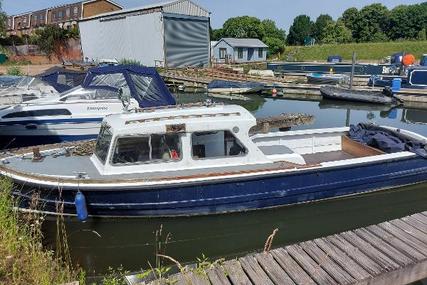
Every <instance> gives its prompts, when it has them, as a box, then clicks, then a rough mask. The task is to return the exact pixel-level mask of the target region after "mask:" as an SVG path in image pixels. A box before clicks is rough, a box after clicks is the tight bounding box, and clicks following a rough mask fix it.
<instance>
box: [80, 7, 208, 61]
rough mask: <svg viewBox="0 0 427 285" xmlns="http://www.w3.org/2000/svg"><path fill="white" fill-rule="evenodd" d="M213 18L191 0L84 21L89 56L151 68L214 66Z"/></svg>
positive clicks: (85, 50)
mask: <svg viewBox="0 0 427 285" xmlns="http://www.w3.org/2000/svg"><path fill="white" fill-rule="evenodd" d="M209 17H210V13H209V12H208V11H207V10H205V9H204V8H202V7H200V6H198V5H197V4H195V3H194V2H192V1H190V0H174V1H168V2H162V3H156V4H152V5H147V6H143V7H138V8H133V9H127V10H121V11H116V12H111V13H106V14H101V15H98V16H94V17H90V18H87V19H83V20H81V21H80V22H79V28H80V35H81V43H82V50H83V57H84V58H85V59H87V60H93V61H98V60H99V59H102V58H104V59H105V58H110V59H117V60H122V59H127V60H136V61H139V62H141V63H142V64H143V65H146V66H165V67H185V66H200V67H202V66H203V67H204V66H208V65H209V59H210V38H209Z"/></svg>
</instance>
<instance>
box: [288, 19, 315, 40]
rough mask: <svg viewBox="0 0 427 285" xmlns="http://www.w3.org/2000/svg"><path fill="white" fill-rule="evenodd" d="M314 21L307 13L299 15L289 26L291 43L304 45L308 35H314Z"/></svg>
mask: <svg viewBox="0 0 427 285" xmlns="http://www.w3.org/2000/svg"><path fill="white" fill-rule="evenodd" d="M313 25H314V24H313V22H312V21H311V19H310V17H309V16H307V15H299V16H297V17H296V18H295V19H294V22H293V24H292V26H291V27H290V28H289V35H288V38H287V42H288V44H290V45H302V44H304V40H305V39H306V38H307V37H310V36H312V32H313Z"/></svg>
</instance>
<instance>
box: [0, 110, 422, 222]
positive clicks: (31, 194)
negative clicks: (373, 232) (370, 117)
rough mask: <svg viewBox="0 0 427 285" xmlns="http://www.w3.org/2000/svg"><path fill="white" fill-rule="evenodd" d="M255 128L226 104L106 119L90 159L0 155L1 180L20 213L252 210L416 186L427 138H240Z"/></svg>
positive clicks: (312, 134) (43, 153)
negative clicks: (10, 185) (9, 185)
mask: <svg viewBox="0 0 427 285" xmlns="http://www.w3.org/2000/svg"><path fill="white" fill-rule="evenodd" d="M254 126H256V119H255V117H254V116H253V115H252V114H251V113H250V112H249V111H247V110H246V109H244V108H243V107H241V106H235V105H219V104H214V103H211V104H206V105H197V104H193V105H188V106H170V107H158V108H148V109H140V110H138V111H132V112H128V113H122V114H115V115H109V116H107V117H106V118H105V119H104V121H103V123H102V127H101V130H100V132H99V136H98V138H97V141H96V143H93V144H94V149H93V151H91V152H90V153H91V154H82V153H81V151H80V150H77V149H76V147H51V148H49V147H45V148H43V149H33V152H31V151H29V152H28V153H25V151H24V152H23V153H20V154H18V153H16V154H9V155H8V157H4V158H3V159H1V160H0V174H1V175H3V176H6V177H9V178H10V179H12V180H13V182H14V188H13V195H14V196H15V197H16V198H17V201H19V204H18V208H19V209H20V210H22V211H42V212H43V213H45V214H47V215H48V216H50V215H58V214H61V215H71V216H76V215H77V217H79V219H86V218H88V217H152V216H187V215H208V214H220V213H229V212H239V211H248V210H259V209H265V208H271V207H279V206H286V205H294V204H299V203H308V202H314V201H319V200H324V199H335V198H341V197H346V196H352V195H362V194H364V193H369V192H373V191H387V190H388V189H390V188H393V187H397V186H403V185H409V184H417V183H422V182H425V181H426V180H427V159H426V157H427V153H426V143H427V138H425V137H423V136H421V135H418V134H416V133H413V132H410V131H405V130H401V129H395V128H391V127H381V126H376V125H369V124H359V125H358V126H352V127H350V128H348V127H342V128H341V127H340V128H329V129H312V130H299V131H289V132H269V133H258V134H255V135H249V134H250V130H251V128H253V127H254ZM88 143H90V142H88ZM79 147H80V148H81V146H79ZM34 201H38V205H39V206H38V207H31V205H34V204H37V203H35V202H34ZM58 205H60V207H58ZM61 205H63V207H62V206H61ZM58 208H59V209H61V211H60V213H58V211H57V209H58Z"/></svg>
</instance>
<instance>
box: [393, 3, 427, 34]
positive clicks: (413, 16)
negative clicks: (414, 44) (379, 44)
mask: <svg viewBox="0 0 427 285" xmlns="http://www.w3.org/2000/svg"><path fill="white" fill-rule="evenodd" d="M426 26H427V5H423V4H421V5H419V4H416V5H400V6H397V7H395V8H394V9H393V10H391V12H390V29H389V30H388V36H389V37H390V38H391V39H392V40H398V39H417V38H418V36H419V35H418V34H419V33H420V31H422V30H423V29H425V28H426Z"/></svg>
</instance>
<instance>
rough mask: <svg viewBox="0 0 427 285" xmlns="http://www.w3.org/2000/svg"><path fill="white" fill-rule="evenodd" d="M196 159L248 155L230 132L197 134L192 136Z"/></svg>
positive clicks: (193, 151)
mask: <svg viewBox="0 0 427 285" xmlns="http://www.w3.org/2000/svg"><path fill="white" fill-rule="evenodd" d="M191 142H192V153H193V158H194V159H204V158H216V157H230V156H239V155H244V154H246V152H247V151H246V149H245V147H244V146H243V145H242V144H241V143H240V142H239V140H238V139H237V138H236V137H235V136H234V135H233V134H232V133H231V132H230V131H213V132H196V133H193V134H192V135H191Z"/></svg>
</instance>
